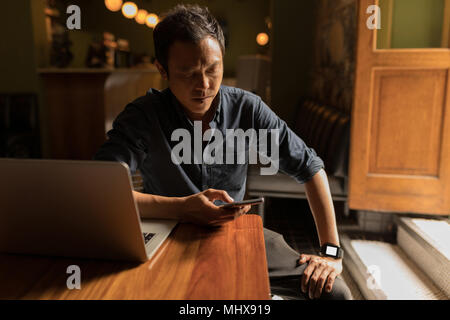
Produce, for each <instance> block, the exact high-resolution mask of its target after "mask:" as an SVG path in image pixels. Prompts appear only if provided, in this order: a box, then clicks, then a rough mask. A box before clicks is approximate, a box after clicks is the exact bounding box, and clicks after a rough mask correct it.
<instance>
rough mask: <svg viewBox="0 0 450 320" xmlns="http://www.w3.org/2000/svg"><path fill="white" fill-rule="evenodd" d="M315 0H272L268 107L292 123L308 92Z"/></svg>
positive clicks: (311, 60)
mask: <svg viewBox="0 0 450 320" xmlns="http://www.w3.org/2000/svg"><path fill="white" fill-rule="evenodd" d="M315 10H316V1H315V0H307V1H291V0H273V3H272V18H273V42H272V45H273V46H272V77H271V96H272V99H271V107H272V109H273V110H274V111H275V112H276V113H277V114H278V115H279V116H280V117H281V118H282V119H284V120H285V121H287V123H288V124H292V122H293V118H294V115H295V107H296V105H297V103H298V101H299V99H300V98H301V97H302V96H305V95H307V94H308V92H309V86H310V78H311V71H312V69H311V67H312V62H313V47H314V28H315Z"/></svg>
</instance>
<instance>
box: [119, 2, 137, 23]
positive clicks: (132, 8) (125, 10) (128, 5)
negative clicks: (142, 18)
mask: <svg viewBox="0 0 450 320" xmlns="http://www.w3.org/2000/svg"><path fill="white" fill-rule="evenodd" d="M137 11H138V7H137V5H136V4H135V3H134V2H125V3H124V4H123V6H122V14H123V15H124V16H125V18H128V19H133V18H134V17H135V16H136V14H137Z"/></svg>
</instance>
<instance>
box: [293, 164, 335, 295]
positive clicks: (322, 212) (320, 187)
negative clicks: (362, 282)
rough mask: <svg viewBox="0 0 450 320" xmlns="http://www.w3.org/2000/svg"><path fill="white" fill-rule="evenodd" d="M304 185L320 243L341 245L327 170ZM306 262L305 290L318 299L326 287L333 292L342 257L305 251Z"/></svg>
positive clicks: (303, 256)
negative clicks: (320, 255)
mask: <svg viewBox="0 0 450 320" xmlns="http://www.w3.org/2000/svg"><path fill="white" fill-rule="evenodd" d="M305 187H306V196H307V198H308V202H309V206H310V208H311V211H312V214H313V217H314V221H315V224H316V229H317V233H318V236H319V242H320V245H323V244H325V243H327V242H328V243H331V244H335V245H337V246H339V236H338V232H337V227H336V218H335V212H334V206H333V200H332V198H331V193H330V188H329V185H328V178H327V174H326V173H325V171H324V170H323V169H321V170H319V171H318V172H317V173H316V174H315V175H314V176H313V177H312V179H311V180H309V181H308V182H306V183H305ZM306 262H308V267H307V268H306V269H305V271H304V273H303V277H302V283H301V289H302V291H303V292H304V293H306V291H307V290H308V292H309V297H310V298H319V297H320V296H321V294H322V290H323V289H324V288H325V290H326V291H327V292H330V291H331V289H332V287H333V283H334V280H335V279H336V277H337V276H338V275H339V274H340V273H341V272H342V259H333V258H327V257H319V256H315V255H306V254H302V255H301V257H300V263H306Z"/></svg>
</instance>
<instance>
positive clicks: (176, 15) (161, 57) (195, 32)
mask: <svg viewBox="0 0 450 320" xmlns="http://www.w3.org/2000/svg"><path fill="white" fill-rule="evenodd" d="M206 37H212V38H214V39H216V40H217V42H218V43H219V46H220V49H221V51H222V56H223V55H224V54H225V38H224V36H223V31H222V28H221V27H220V24H219V23H218V22H217V20H216V18H214V16H213V15H212V14H211V13H210V12H209V10H208V8H206V7H200V6H198V5H182V4H179V5H176V6H175V7H174V8H173V9H171V10H170V11H169V12H167V13H166V15H165V17H164V18H163V19H162V21H161V22H160V23H158V24H157V25H156V27H155V29H154V30H153V41H154V44H155V55H156V60H158V62H159V63H160V64H161V65H162V66H163V68H164V70H165V71H166V72H169V71H168V66H167V64H168V55H169V48H170V46H171V45H172V44H173V43H174V42H175V41H182V42H190V43H198V42H200V41H201V40H203V39H204V38H206Z"/></svg>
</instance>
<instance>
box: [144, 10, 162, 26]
mask: <svg viewBox="0 0 450 320" xmlns="http://www.w3.org/2000/svg"><path fill="white" fill-rule="evenodd" d="M158 22H159V17H158V16H157V15H156V14H154V13H150V14H149V15H147V18H146V19H145V24H146V25H147V26H148V27H150V28H154V27H155V26H156V25H157V24H158Z"/></svg>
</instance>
